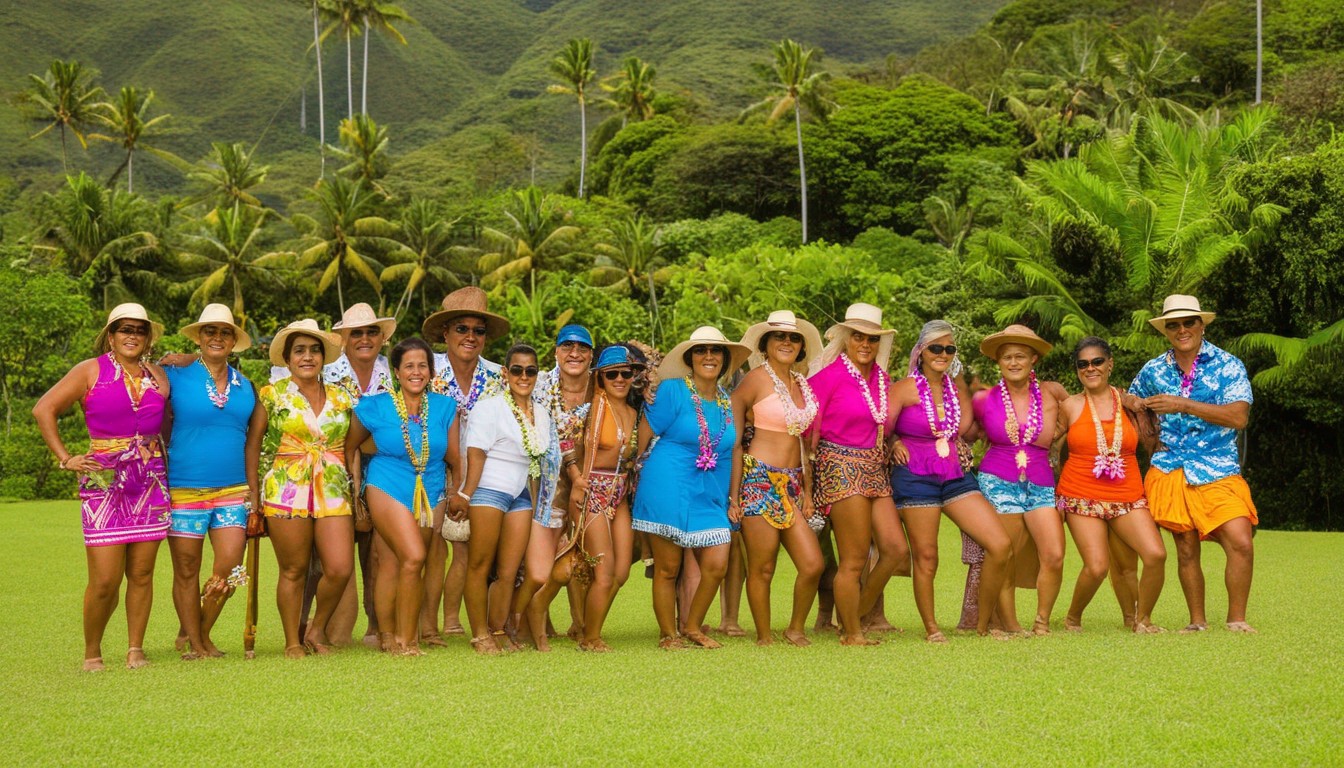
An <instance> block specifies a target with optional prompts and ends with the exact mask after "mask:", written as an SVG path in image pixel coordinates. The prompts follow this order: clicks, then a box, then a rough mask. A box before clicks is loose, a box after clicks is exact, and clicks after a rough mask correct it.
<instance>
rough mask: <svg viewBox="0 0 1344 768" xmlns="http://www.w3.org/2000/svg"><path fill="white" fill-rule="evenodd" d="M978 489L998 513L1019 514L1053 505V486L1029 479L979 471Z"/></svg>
mask: <svg viewBox="0 0 1344 768" xmlns="http://www.w3.org/2000/svg"><path fill="white" fill-rule="evenodd" d="M979 479H980V490H982V491H983V492H984V494H985V498H987V499H989V503H990V504H993V505H994V510H995V511H996V512H998V513H999V514H1000V515H1021V514H1025V513H1027V512H1030V511H1031V510H1033V509H1040V508H1041V507H1046V508H1053V507H1054V506H1055V486H1053V485H1037V484H1035V483H1033V482H1031V481H1029V480H1021V481H1016V482H1015V481H1012V480H1004V479H1003V478H1002V477H999V476H998V475H991V474H989V473H988V472H981V473H980V475H979Z"/></svg>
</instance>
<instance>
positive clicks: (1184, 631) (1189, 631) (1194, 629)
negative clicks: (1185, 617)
mask: <svg viewBox="0 0 1344 768" xmlns="http://www.w3.org/2000/svg"><path fill="white" fill-rule="evenodd" d="M1207 631H1209V625H1208V624H1196V623H1194V622H1190V623H1189V624H1186V625H1185V626H1184V627H1181V628H1180V629H1178V630H1176V633H1177V634H1179V635H1193V634H1195V633H1198V632H1207Z"/></svg>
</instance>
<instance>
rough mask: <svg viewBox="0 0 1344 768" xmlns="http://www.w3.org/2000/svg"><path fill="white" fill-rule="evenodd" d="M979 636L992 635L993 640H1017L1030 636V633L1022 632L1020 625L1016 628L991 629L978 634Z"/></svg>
mask: <svg viewBox="0 0 1344 768" xmlns="http://www.w3.org/2000/svg"><path fill="white" fill-rule="evenodd" d="M980 636H981V637H992V638H994V639H995V640H1017V639H1018V638H1022V637H1031V633H1029V632H1024V631H1023V630H1022V628H1021V627H1018V628H1017V629H1016V630H1010V629H997V628H996V629H991V630H989V631H988V632H985V633H983V634H981V635H980Z"/></svg>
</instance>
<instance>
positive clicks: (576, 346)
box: [556, 341, 593, 354]
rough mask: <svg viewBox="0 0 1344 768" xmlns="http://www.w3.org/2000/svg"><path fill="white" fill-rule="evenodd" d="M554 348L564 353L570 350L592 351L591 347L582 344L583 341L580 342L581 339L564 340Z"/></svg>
mask: <svg viewBox="0 0 1344 768" xmlns="http://www.w3.org/2000/svg"><path fill="white" fill-rule="evenodd" d="M556 349H558V350H560V351H561V352H564V353H566V354H569V353H571V352H591V351H593V348H592V347H590V346H588V345H587V344H584V343H583V342H581V341H566V342H565V343H563V344H561V345H560V346H558V347H556Z"/></svg>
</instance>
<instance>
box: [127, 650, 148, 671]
mask: <svg viewBox="0 0 1344 768" xmlns="http://www.w3.org/2000/svg"><path fill="white" fill-rule="evenodd" d="M132 653H138V654H140V658H139V659H138V660H137V661H131V654H132ZM148 666H149V659H147V658H145V649H144V648H141V647H139V646H134V645H133V646H131V647H130V648H127V649H126V668H127V669H144V668H145V667H148Z"/></svg>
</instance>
